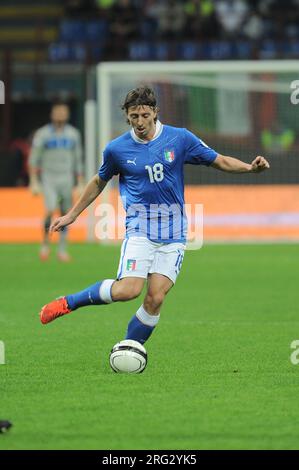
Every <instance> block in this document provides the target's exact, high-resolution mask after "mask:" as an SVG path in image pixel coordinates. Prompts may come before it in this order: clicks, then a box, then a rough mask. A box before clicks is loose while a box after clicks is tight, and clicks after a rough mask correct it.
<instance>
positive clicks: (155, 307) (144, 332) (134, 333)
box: [126, 274, 173, 344]
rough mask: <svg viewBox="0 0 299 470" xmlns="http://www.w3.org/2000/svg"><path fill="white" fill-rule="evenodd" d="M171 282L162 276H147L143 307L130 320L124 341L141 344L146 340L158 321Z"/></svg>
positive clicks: (171, 284)
mask: <svg viewBox="0 0 299 470" xmlns="http://www.w3.org/2000/svg"><path fill="white" fill-rule="evenodd" d="M172 286H173V282H172V281H171V280H170V279H169V278H168V277H166V276H164V275H163V274H149V277H148V288H147V292H146V296H145V299H144V302H143V305H141V307H140V308H139V309H138V310H137V312H136V314H135V315H134V316H133V317H132V318H131V321H130V323H129V325H128V330H127V335H126V339H134V340H135V341H139V343H141V344H143V343H145V341H147V340H148V338H149V337H150V335H151V334H152V332H153V331H154V329H155V327H156V326H157V324H158V321H159V319H160V309H161V307H162V304H163V301H164V299H165V296H166V294H167V292H169V290H170V289H171V288H172Z"/></svg>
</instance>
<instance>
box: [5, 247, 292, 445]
mask: <svg viewBox="0 0 299 470" xmlns="http://www.w3.org/2000/svg"><path fill="white" fill-rule="evenodd" d="M119 251H120V249H119V247H110V246H105V247H103V246H96V245H73V246H72V247H71V253H72V255H73V258H74V261H73V262H72V263H70V264H59V263H58V261H56V259H55V257H54V256H53V258H52V259H51V260H50V261H49V262H48V263H45V264H41V263H40V262H39V260H38V257H37V253H38V246H37V245H0V259H1V298H0V340H2V341H3V342H4V343H5V349H6V364H5V365H0V410H1V411H0V419H9V420H11V421H12V422H13V428H12V429H11V430H10V431H9V433H7V434H5V435H2V436H0V449H134V450H136V449H148V450H150V449H171V450H175V449H186V450H187V449H298V448H299V444H298V415H299V400H298V385H299V365H298V366H296V365H292V363H291V361H290V355H291V353H292V350H291V348H290V344H291V342H292V341H293V340H294V339H299V310H298V286H299V282H298V281H299V271H298V254H299V253H298V246H297V245H236V246H213V245H210V246H205V247H204V248H203V249H201V250H199V251H190V252H187V253H186V255H185V260H184V263H183V268H182V272H181V274H180V277H179V278H178V281H177V284H176V286H175V287H174V289H173V290H172V291H171V292H170V293H169V295H168V297H167V299H166V301H165V304H164V306H163V310H162V315H161V320H160V323H159V326H158V327H157V329H156V331H155V332H154V334H153V336H152V337H151V339H150V340H149V341H148V343H147V344H146V347H147V350H148V354H149V362H148V366H147V369H146V371H145V372H144V373H143V374H140V375H118V374H115V373H113V372H112V371H111V370H110V367H109V364H108V356H109V352H110V349H111V347H112V346H113V344H114V343H116V342H117V341H118V340H120V339H123V337H124V334H125V330H126V326H127V323H128V320H129V319H130V318H131V316H132V315H133V314H134V313H135V311H136V310H137V308H138V307H139V305H140V304H141V301H142V298H141V297H140V298H139V299H136V300H134V301H131V302H127V303H115V304H113V305H110V306H99V307H88V308H84V309H81V310H79V311H76V312H74V313H73V314H71V315H69V316H67V317H64V318H59V319H58V320H56V321H55V322H53V323H51V324H49V325H46V326H43V325H41V324H40V322H39V318H38V311H39V309H40V307H41V306H42V305H44V304H45V303H46V302H48V301H50V300H52V299H53V298H55V297H58V296H59V295H62V294H68V293H72V292H75V291H78V290H81V289H82V288H84V287H86V286H88V285H90V284H93V283H94V282H96V281H97V280H100V279H103V278H113V277H114V276H115V273H116V270H117V264H118V259H119Z"/></svg>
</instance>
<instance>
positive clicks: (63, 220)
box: [50, 214, 76, 232]
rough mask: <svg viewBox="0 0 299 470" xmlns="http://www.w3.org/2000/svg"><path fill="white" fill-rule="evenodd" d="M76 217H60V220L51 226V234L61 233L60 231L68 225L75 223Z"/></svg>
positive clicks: (67, 215) (68, 215)
mask: <svg viewBox="0 0 299 470" xmlns="http://www.w3.org/2000/svg"><path fill="white" fill-rule="evenodd" d="M75 220H76V217H74V216H72V215H70V214H66V215H64V216H62V217H58V219H55V220H54V222H53V223H52V224H51V226H50V232H59V231H60V230H62V229H63V227H66V226H67V225H70V224H72V223H73V222H75Z"/></svg>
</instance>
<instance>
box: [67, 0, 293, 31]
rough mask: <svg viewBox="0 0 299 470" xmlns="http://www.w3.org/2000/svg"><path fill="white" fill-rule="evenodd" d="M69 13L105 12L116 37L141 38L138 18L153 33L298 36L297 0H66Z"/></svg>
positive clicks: (87, 14)
mask: <svg viewBox="0 0 299 470" xmlns="http://www.w3.org/2000/svg"><path fill="white" fill-rule="evenodd" d="M66 13H67V15H68V16H69V17H73V18H74V17H79V18H83V17H87V18H88V17H89V18H93V19H94V18H95V16H98V17H105V18H106V19H107V21H108V22H109V26H110V28H109V30H110V32H111V34H112V35H113V36H117V37H121V38H122V39H124V40H131V39H137V38H138V37H139V35H138V28H137V25H138V23H140V21H144V20H148V21H149V22H152V25H153V28H152V31H153V32H154V34H155V38H160V39H167V40H168V39H173V38H176V39H178V38H190V39H206V38H213V39H219V38H224V39H227V38H229V39H231V38H234V39H235V38H247V39H252V40H258V39H261V38H271V39H277V40H283V39H285V38H293V37H298V38H299V0H283V1H282V0H187V1H181V0H159V1H156V0H68V2H67V5H66Z"/></svg>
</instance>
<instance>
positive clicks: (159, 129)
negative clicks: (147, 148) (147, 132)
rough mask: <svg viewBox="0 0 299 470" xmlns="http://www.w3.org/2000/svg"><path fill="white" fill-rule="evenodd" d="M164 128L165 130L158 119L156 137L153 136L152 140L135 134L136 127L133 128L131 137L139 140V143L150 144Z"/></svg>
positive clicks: (136, 140)
mask: <svg viewBox="0 0 299 470" xmlns="http://www.w3.org/2000/svg"><path fill="white" fill-rule="evenodd" d="M162 130H163V124H162V123H161V122H160V121H157V122H156V132H155V134H154V137H153V138H152V140H143V139H140V138H139V137H137V135H136V134H135V131H134V129H131V137H132V139H133V140H135V142H138V144H148V143H149V142H152V141H153V140H156V139H157V138H158V137H159V136H160V135H161V133H162Z"/></svg>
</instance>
